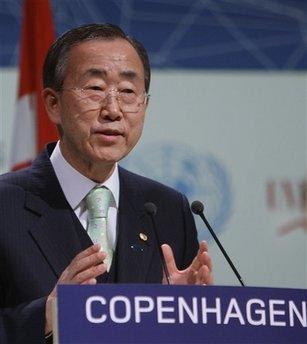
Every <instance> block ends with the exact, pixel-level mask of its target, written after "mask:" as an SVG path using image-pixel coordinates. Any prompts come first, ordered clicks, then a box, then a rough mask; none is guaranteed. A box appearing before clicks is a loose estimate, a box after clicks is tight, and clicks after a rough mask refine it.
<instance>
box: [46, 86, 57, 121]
mask: <svg viewBox="0 0 307 344" xmlns="http://www.w3.org/2000/svg"><path fill="white" fill-rule="evenodd" d="M42 97H43V100H44V104H45V108H46V111H47V114H48V117H49V119H50V121H51V122H53V123H54V124H60V123H61V111H60V103H59V94H58V92H56V91H55V90H53V89H52V88H49V87H48V88H45V89H43V91H42Z"/></svg>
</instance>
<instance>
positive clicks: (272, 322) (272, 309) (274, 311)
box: [269, 300, 286, 326]
mask: <svg viewBox="0 0 307 344" xmlns="http://www.w3.org/2000/svg"><path fill="white" fill-rule="evenodd" d="M284 304H285V301H284V300H269V313H270V325H271V326H286V322H285V321H277V320H276V319H275V316H276V315H285V310H284V309H282V310H278V309H275V306H276V305H284Z"/></svg>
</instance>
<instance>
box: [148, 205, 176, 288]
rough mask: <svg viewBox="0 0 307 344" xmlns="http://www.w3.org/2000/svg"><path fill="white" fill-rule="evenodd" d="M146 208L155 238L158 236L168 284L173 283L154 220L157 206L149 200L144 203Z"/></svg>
mask: <svg viewBox="0 0 307 344" xmlns="http://www.w3.org/2000/svg"><path fill="white" fill-rule="evenodd" d="M144 209H145V211H146V213H147V214H148V215H149V217H150V218H151V222H152V226H153V229H154V233H155V238H156V242H157V244H158V249H159V255H160V259H161V263H162V268H163V271H164V274H165V277H166V281H167V284H171V279H170V275H169V271H168V268H167V266H166V262H165V258H164V255H163V252H162V248H161V240H160V238H159V234H158V231H157V227H156V223H155V220H154V216H155V215H156V212H157V206H156V205H155V204H154V203H152V202H147V203H145V204H144Z"/></svg>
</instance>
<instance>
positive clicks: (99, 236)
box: [85, 186, 113, 271]
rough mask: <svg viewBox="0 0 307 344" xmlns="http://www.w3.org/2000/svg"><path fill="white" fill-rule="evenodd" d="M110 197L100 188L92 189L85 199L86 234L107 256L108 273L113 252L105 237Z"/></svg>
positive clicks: (107, 190)
mask: <svg viewBox="0 0 307 344" xmlns="http://www.w3.org/2000/svg"><path fill="white" fill-rule="evenodd" d="M111 195H112V193H111V191H110V190H109V189H107V188H106V187H104V186H102V187H96V188H94V189H92V190H91V191H90V192H89V194H88V195H87V196H86V199H85V201H86V205H87V210H88V225H87V233H88V235H89V236H90V238H91V239H92V241H93V243H99V244H100V245H101V250H102V251H103V252H105V253H106V254H107V257H106V259H105V263H106V265H107V269H108V271H109V269H110V266H111V263H112V257H113V250H112V248H111V245H110V244H109V240H108V236H107V219H108V209H109V206H110V199H111Z"/></svg>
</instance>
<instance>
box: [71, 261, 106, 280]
mask: <svg viewBox="0 0 307 344" xmlns="http://www.w3.org/2000/svg"><path fill="white" fill-rule="evenodd" d="M106 271H107V266H106V264H103V263H102V264H99V265H96V266H92V267H90V268H88V269H86V270H83V271H81V272H79V273H78V274H76V275H75V276H74V277H73V279H71V280H70V284H83V283H84V282H85V281H89V280H92V279H96V277H97V276H99V275H102V274H103V273H105V272H106Z"/></svg>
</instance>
